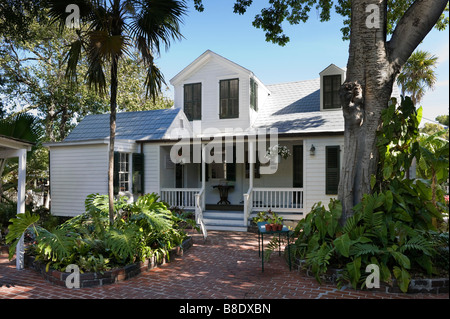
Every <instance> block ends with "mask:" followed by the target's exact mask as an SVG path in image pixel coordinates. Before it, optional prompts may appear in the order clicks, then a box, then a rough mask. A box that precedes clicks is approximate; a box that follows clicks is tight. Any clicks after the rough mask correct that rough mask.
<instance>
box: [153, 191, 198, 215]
mask: <svg viewBox="0 0 450 319" xmlns="http://www.w3.org/2000/svg"><path fill="white" fill-rule="evenodd" d="M200 191H201V188H162V189H161V200H163V201H165V202H166V203H168V204H169V205H170V206H177V207H180V208H184V209H192V210H194V209H195V204H196V202H195V195H197V194H198V193H200Z"/></svg>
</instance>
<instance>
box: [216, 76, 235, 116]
mask: <svg viewBox="0 0 450 319" xmlns="http://www.w3.org/2000/svg"><path fill="white" fill-rule="evenodd" d="M219 117H220V118H221V119H230V118H238V117H239V79H231V80H222V81H220V111H219Z"/></svg>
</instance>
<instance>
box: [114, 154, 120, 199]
mask: <svg viewBox="0 0 450 319" xmlns="http://www.w3.org/2000/svg"><path fill="white" fill-rule="evenodd" d="M119 156H120V155H119V152H114V173H113V176H114V178H113V184H114V187H113V188H114V195H117V194H119Z"/></svg>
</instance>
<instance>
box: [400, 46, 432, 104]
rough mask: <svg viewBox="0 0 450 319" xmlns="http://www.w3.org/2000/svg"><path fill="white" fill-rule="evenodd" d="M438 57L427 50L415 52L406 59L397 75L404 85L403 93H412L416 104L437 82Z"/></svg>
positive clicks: (401, 84) (412, 98) (402, 85)
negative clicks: (435, 69)
mask: <svg viewBox="0 0 450 319" xmlns="http://www.w3.org/2000/svg"><path fill="white" fill-rule="evenodd" d="M437 60H438V58H437V57H436V56H434V55H431V53H429V52H426V51H421V50H418V51H416V52H414V53H413V54H412V55H411V56H410V57H409V59H408V61H406V63H405V65H404V66H403V68H402V71H401V72H400V74H399V75H398V77H397V84H398V85H400V86H401V87H402V95H403V96H405V94H406V93H408V94H410V95H411V100H412V101H413V103H414V105H417V104H418V103H420V101H421V100H422V98H423V96H424V95H425V91H426V90H427V89H433V88H434V85H435V84H436V73H435V72H434V68H436V65H437Z"/></svg>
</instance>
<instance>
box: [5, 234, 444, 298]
mask: <svg viewBox="0 0 450 319" xmlns="http://www.w3.org/2000/svg"><path fill="white" fill-rule="evenodd" d="M193 237H194V246H193V247H191V248H190V249H189V250H188V251H187V252H186V253H185V254H184V256H182V257H178V258H176V259H175V260H172V262H170V263H167V264H165V265H163V266H161V267H159V268H156V269H153V270H150V271H148V272H146V273H142V274H141V275H139V276H137V277H134V278H132V279H129V280H127V281H123V282H119V283H117V284H112V285H108V286H103V287H94V288H82V289H68V288H65V287H59V286H55V285H52V284H51V283H49V282H46V281H45V280H44V279H43V278H42V277H41V276H40V275H38V274H37V273H36V272H34V271H33V270H31V269H25V270H22V271H17V270H16V269H15V260H12V261H9V260H8V258H7V255H2V256H0V286H1V287H0V299H15V298H22V299H41V298H51V299H54V298H59V299H60V298H63V299H69V298H70V299H73V298H77V299H78V298H81V299H97V298H102V299H105V298H106V299H110V298H114V299H116V298H117V299H119V298H120V299H131V298H139V299H142V298H151V299H157V298H163V299H191V298H192V299H259V298H264V299H282V298H285V299H414V298H417V299H448V298H449V295H448V294H388V293H381V292H371V291H355V290H353V289H349V288H346V289H341V290H339V289H337V288H336V286H334V285H331V284H322V285H319V284H318V283H317V282H316V280H315V279H314V278H309V277H306V276H305V275H303V274H301V273H299V272H297V271H294V270H293V271H291V272H290V271H289V267H288V265H287V264H286V262H285V261H284V259H283V258H282V257H279V256H278V254H274V255H273V257H272V259H271V260H270V262H268V263H265V267H264V268H265V271H264V273H262V272H261V259H260V258H259V257H258V243H257V240H256V235H255V234H253V233H241V232H219V231H211V232H209V237H208V239H207V241H206V243H205V242H203V239H202V238H201V236H199V235H197V234H193Z"/></svg>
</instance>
